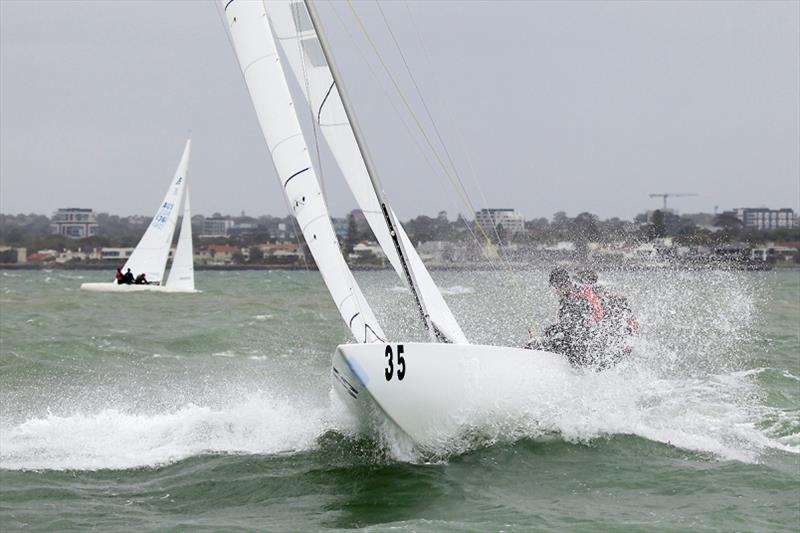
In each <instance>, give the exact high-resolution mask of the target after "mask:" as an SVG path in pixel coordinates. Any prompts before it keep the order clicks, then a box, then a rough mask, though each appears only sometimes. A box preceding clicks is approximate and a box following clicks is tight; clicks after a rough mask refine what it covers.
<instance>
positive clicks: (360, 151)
mask: <svg viewBox="0 0 800 533" xmlns="http://www.w3.org/2000/svg"><path fill="white" fill-rule="evenodd" d="M221 5H222V9H223V10H224V13H225V19H226V21H227V25H228V29H229V31H230V35H231V41H232V43H233V47H234V50H235V52H236V56H237V58H238V61H239V65H240V67H241V70H242V74H243V76H244V79H245V82H246V85H247V88H248V90H249V93H250V97H251V100H252V102H253V106H254V108H255V111H256V115H257V117H258V121H259V123H260V126H261V130H262V132H263V135H264V139H265V140H266V143H267V146H268V148H269V150H270V153H271V155H272V161H273V164H274V166H275V169H276V172H277V175H278V177H279V179H280V183H281V186H282V189H283V192H284V194H285V195H286V198H287V200H288V202H289V205H290V207H291V210H292V214H293V215H294V216H295V217H296V218H297V220H298V222H299V225H300V228H301V230H302V232H303V235H304V237H305V239H306V242H307V243H308V246H309V249H310V251H311V253H312V255H313V256H314V259H315V261H316V264H317V266H318V267H319V269H320V273H321V274H322V277H323V279H324V281H325V283H326V285H327V287H328V289H329V291H330V293H331V296H332V297H333V300H334V302H335V303H336V306H337V308H338V309H339V313H340V314H341V316H342V319H343V320H344V322H345V323H346V324H347V325H348V327H349V328H350V330H351V332H352V334H353V337H354V338H355V340H356V342H355V343H347V344H342V345H339V346H337V347H336V349H335V351H334V354H333V358H332V366H331V374H332V381H333V386H334V389H335V390H336V391H337V393H338V396H339V397H340V398H341V399H342V400H343V401H344V403H345V405H347V407H348V408H349V409H350V411H352V412H353V413H354V414H355V415H356V416H357V418H358V419H359V420H360V421H362V422H363V423H364V424H365V425H369V424H372V423H374V421H375V416H374V415H375V413H378V415H379V419H382V420H389V421H391V422H392V423H393V424H395V425H396V426H397V427H398V428H399V429H400V430H401V431H402V432H404V433H405V434H406V435H407V436H408V437H410V438H411V440H412V441H413V442H414V444H415V445H416V446H418V447H419V448H421V449H426V448H434V447H436V446H437V445H438V444H439V443H440V441H441V439H442V438H443V437H442V436H443V435H452V433H453V431H458V429H459V424H461V422H460V421H461V420H463V417H462V416H461V415H462V414H463V413H464V410H465V409H468V406H470V405H471V401H472V398H471V394H472V393H471V392H470V390H471V389H470V387H469V384H472V383H475V382H476V380H478V381H481V383H482V384H483V387H484V388H491V387H503V386H505V385H503V384H502V383H499V382H498V381H497V380H495V381H492V380H491V376H493V375H497V374H503V373H507V372H508V370H509V369H511V370H512V373H513V369H514V368H517V367H518V366H519V365H520V364H522V363H523V362H524V363H526V364H527V363H528V362H530V360H531V358H532V357H535V358H537V359H536V360H537V365H538V366H537V368H539V369H540V371H541V373H542V378H543V379H546V376H548V375H550V374H551V373H553V372H556V373H563V372H568V371H569V369H568V364H567V362H566V361H565V359H564V358H563V357H562V356H560V355H558V354H553V353H549V352H543V351H535V350H524V349H520V348H513V347H505V346H482V345H475V344H470V343H469V341H468V339H467V337H466V335H465V334H464V332H463V331H462V329H461V327H460V325H459V324H458V321H457V320H456V318H455V316H454V315H453V313H452V312H451V311H450V309H449V307H448V306H447V303H446V302H445V300H444V298H443V297H442V295H441V292H440V291H439V289H438V288H437V286H436V284H435V283H434V281H433V279H432V278H431V276H430V274H429V273H428V271H427V269H426V268H425V265H424V264H423V263H422V261H421V260H420V258H419V256H418V255H417V252H416V251H415V250H414V247H413V245H412V244H411V242H410V241H409V239H408V237H407V236H406V233H405V231H404V230H403V227H402V226H401V224H400V223H399V221H398V220H397V217H396V216H395V214H394V211H393V210H392V209H391V207H390V205H389V203H388V200H387V198H386V194H385V193H384V191H383V187H382V185H381V182H380V178H379V176H378V172H377V169H376V168H375V165H374V164H373V162H372V160H371V158H370V155H369V151H368V148H367V144H366V142H365V140H364V136H363V134H362V133H361V130H360V128H359V126H358V122H357V119H356V117H355V115H354V114H353V106H352V105H351V104H350V102H349V100H348V97H347V94H346V91H345V88H344V85H343V83H342V80H341V76H340V75H339V74H338V70H337V68H336V64H335V62H334V57H333V55H332V54H331V52H330V46H329V45H328V43H327V41H326V38H325V35H324V32H323V28H322V26H321V24H320V20H319V16H318V15H317V13H316V10H315V6H314V4H313V3H312V2H311V1H310V0H307V1H305V2H302V1H299V0H276V1H264V2H250V1H246V0H222V4H221ZM279 49H280V51H281V52H282V53H283V55H284V56H285V58H286V61H287V63H288V64H289V67H290V68H289V69H288V73H289V74H290V75H292V76H294V77H295V79H296V80H297V82H298V85H299V86H300V87H305V90H304V97H305V99H306V104H307V105H308V106H310V108H311V110H312V112H313V115H314V120H315V125H314V127H315V128H319V130H320V131H321V132H322V136H323V138H324V140H325V142H326V143H327V144H328V146H329V147H330V149H331V152H332V153H333V155H334V158H335V160H336V162H337V165H338V166H339V168H340V170H341V171H342V174H343V175H344V177H345V180H346V182H347V184H348V186H349V188H350V190H351V192H352V193H353V195H354V197H355V199H356V201H357V203H358V204H359V207H360V208H361V209H362V211H363V212H364V214H365V217H366V219H367V222H368V223H369V225H370V227H371V228H372V231H373V233H374V234H375V236H376V238H377V240H378V242H379V244H380V245H381V248H382V249H383V251H384V253H385V254H386V256H387V258H388V259H389V261H390V263H391V264H392V266H393V268H394V269H395V270H396V272H397V273H398V275H399V276H400V277H401V278H402V279H403V280H405V282H406V283H407V285H408V287H409V289H410V291H411V294H412V295H413V297H414V301H415V304H416V308H417V310H418V311H419V314H420V319H421V321H422V324H423V326H424V327H425V329H426V330H427V332H428V334H429V336H430V342H403V341H402V340H391V341H390V340H389V339H388V338H387V336H386V335H385V334H384V332H383V329H382V328H381V326H380V324H379V323H378V320H377V318H376V316H375V314H374V313H373V311H372V309H371V308H370V306H369V303H368V302H367V301H366V299H365V298H364V295H363V293H362V291H361V289H360V288H359V286H358V284H357V282H356V280H355V279H354V277H353V275H352V272H351V271H350V269H349V268H348V266H347V264H346V262H345V260H344V258H343V256H342V254H341V251H340V247H339V243H338V241H337V239H336V235H335V233H334V231H333V228H332V226H331V222H330V215H329V213H328V210H327V206H326V205H325V201H324V198H323V195H322V191H321V187H320V184H319V181H318V179H317V176H316V172H315V169H314V164H313V163H312V160H311V158H310V156H309V150H308V146H307V144H306V141H305V138H304V136H303V132H302V130H301V127H300V122H299V119H298V116H297V113H298V109H299V108H300V106H299V105H295V104H296V102H294V101H293V99H292V96H291V93H290V90H289V86H288V82H287V71H286V70H284V67H283V64H282V63H283V61H282V58H281V55H280V52H279ZM482 377H486V378H489V379H488V380H487V381H485V382H483V381H482Z"/></svg>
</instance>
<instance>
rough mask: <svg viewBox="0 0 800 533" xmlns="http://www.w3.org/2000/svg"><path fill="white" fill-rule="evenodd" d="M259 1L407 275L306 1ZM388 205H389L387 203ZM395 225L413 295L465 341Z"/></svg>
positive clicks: (350, 179) (451, 336)
mask: <svg viewBox="0 0 800 533" xmlns="http://www.w3.org/2000/svg"><path fill="white" fill-rule="evenodd" d="M264 7H265V9H266V12H267V15H268V16H269V19H270V23H271V26H272V28H273V30H274V32H275V37H276V39H277V41H278V43H280V45H281V48H282V50H283V53H284V55H285V56H286V59H287V61H288V63H289V65H290V66H291V68H292V72H293V74H294V75H295V78H296V79H297V82H298V84H299V86H300V87H301V88H302V89H303V93H304V95H305V97H306V99H307V100H308V103H309V105H310V106H311V109H312V111H313V113H314V117H313V119H314V121H315V122H316V123H317V124H318V125H319V128H320V131H322V134H323V137H324V138H325V141H326V142H327V143H328V146H329V147H330V149H331V152H332V153H333V155H334V158H335V159H336V163H337V164H338V166H339V168H340V170H341V172H342V174H343V175H344V178H345V180H346V181H347V184H348V186H349V187H350V190H351V191H352V193H353V196H354V197H355V198H356V202H357V203H358V205H359V207H360V208H361V210H362V212H363V213H364V216H365V218H366V219H367V222H368V223H369V225H370V228H372V232H373V233H374V234H375V238H376V239H377V240H378V242H379V243H380V245H381V248H382V249H383V251H384V253H385V254H386V256H387V258H388V259H389V262H390V263H391V265H392V267H394V269H395V271H396V272H397V274H398V276H400V278H401V279H406V274H405V272H404V269H403V265H402V262H401V259H400V256H399V255H398V252H397V250H396V249H395V245H394V243H393V241H392V235H391V233H390V231H389V228H388V226H387V224H386V220H385V216H384V213H383V212H382V210H381V204H380V202H379V199H378V196H377V193H376V190H375V187H374V186H373V183H372V180H370V176H369V172H368V170H367V166H366V164H365V162H364V156H363V155H362V153H361V150H360V149H359V146H358V143H357V142H356V138H355V135H354V132H353V127H352V125H351V124H350V120H349V119H348V116H347V112H346V111H345V107H344V104H343V102H342V99H341V97H340V95H339V90H338V88H337V87H336V84H335V82H334V78H333V75H332V73H331V70H330V67H329V65H328V61H327V60H326V57H325V54H324V52H323V49H322V44H321V43H320V40H319V38H318V35H317V33H316V31H315V29H314V25H313V24H312V22H311V19H310V17H309V13H308V11H307V9H306V5H305V4H304V2H303V1H302V0H275V1H269V2H264ZM384 203H385V202H384ZM387 208H388V209H389V210H390V211H391V208H390V207H388V206H387ZM388 216H390V217H392V218H393V219H394V220H395V221H397V217H396V216H395V215H394V212H390V214H389V215H388ZM394 226H395V229H396V233H397V237H398V238H399V240H400V241H401V243H402V249H403V250H404V252H405V259H406V263H407V266H408V268H409V269H410V270H411V271H412V273H413V277H414V281H415V282H416V285H417V286H416V289H417V295H418V297H419V299H420V300H422V302H421V305H423V306H424V309H425V311H427V313H428V315H429V318H430V320H431V321H432V322H433V325H434V327H435V329H436V330H438V331H437V336H439V337H442V336H443V337H445V338H446V339H447V340H448V341H450V342H456V343H466V342H468V341H467V338H466V336H465V335H464V332H463V331H462V330H461V327H460V326H459V324H458V322H457V321H456V319H455V317H454V316H453V313H452V312H451V311H450V308H449V307H448V306H447V303H446V302H445V300H444V298H443V297H442V294H441V293H440V292H439V289H438V287H437V286H436V284H435V283H434V281H433V279H432V278H431V275H430V273H429V272H428V270H427V269H426V268H425V265H424V264H423V262H422V260H421V259H420V258H419V255H418V254H417V252H416V250H415V249H414V246H413V245H412V244H411V241H410V240H409V239H408V236H407V235H406V232H405V230H404V229H403V227H402V226H401V225H400V224H399V222H397V223H395V224H394Z"/></svg>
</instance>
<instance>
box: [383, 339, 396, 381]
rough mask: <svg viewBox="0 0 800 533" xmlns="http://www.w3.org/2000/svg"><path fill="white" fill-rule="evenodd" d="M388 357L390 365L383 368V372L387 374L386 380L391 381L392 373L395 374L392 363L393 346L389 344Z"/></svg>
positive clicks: (387, 346) (387, 347)
mask: <svg viewBox="0 0 800 533" xmlns="http://www.w3.org/2000/svg"><path fill="white" fill-rule="evenodd" d="M386 358H387V359H389V360H388V361H387V364H388V365H389V366H387V367H386V368H385V369H384V370H383V374H384V375H385V376H386V381H391V380H392V374H394V365H393V364H392V347H391V346H389V345H388V344H387V345H386Z"/></svg>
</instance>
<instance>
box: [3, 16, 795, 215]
mask: <svg viewBox="0 0 800 533" xmlns="http://www.w3.org/2000/svg"><path fill="white" fill-rule="evenodd" d="M453 5H455V4H452V3H443V2H431V3H425V4H421V3H419V4H416V3H411V4H400V3H397V4H395V3H384V4H382V7H383V10H384V12H385V15H386V19H387V20H388V22H389V27H390V28H391V29H392V31H393V32H394V34H395V37H396V38H397V40H398V42H399V43H400V49H401V50H402V51H403V54H404V56H405V59H406V60H407V62H408V63H409V65H410V66H411V71H412V72H413V74H414V76H415V78H414V82H416V83H418V84H419V86H420V87H421V89H422V94H423V96H424V97H425V99H426V101H425V103H426V106H428V107H430V109H431V112H432V114H433V116H434V117H435V119H436V124H437V127H438V128H439V130H440V132H441V135H442V137H443V138H444V139H445V143H446V146H447V149H448V154H447V155H452V159H453V161H454V162H455V165H456V167H457V168H458V170H459V172H460V177H461V178H462V179H461V181H462V183H463V184H464V186H465V188H466V189H467V191H468V193H469V197H470V198H471V200H472V202H471V205H470V206H467V205H465V202H461V201H459V195H458V194H457V193H456V192H454V191H453V186H452V184H451V183H450V181H449V180H448V179H447V178H446V177H444V176H443V175H442V173H441V171H439V170H438V169H437V164H436V162H435V160H434V158H433V156H432V155H431V154H430V153H429V152H426V151H422V152H420V151H418V150H417V146H418V145H421V144H424V143H423V142H422V141H421V139H420V137H419V135H409V134H408V133H407V132H406V128H410V127H411V121H410V119H409V117H407V116H403V115H402V114H398V112H397V110H398V109H401V105H400V104H399V103H398V101H397V99H396V98H393V97H391V94H389V96H387V91H388V82H387V81H386V80H385V79H382V78H381V77H380V75H379V70H378V69H379V67H378V66H376V62H375V59H374V57H371V56H369V55H368V50H367V48H366V47H365V45H364V43H363V39H362V40H361V41H359V39H358V35H353V34H354V33H355V30H354V27H351V26H350V25H351V24H354V21H353V19H352V16H350V15H348V12H347V11H346V10H345V9H344V8H342V7H341V6H338V7H337V5H332V4H322V5H320V8H321V12H322V13H321V15H322V17H323V19H324V22H325V23H326V24H328V26H329V28H328V29H329V30H330V34H331V35H330V37H331V40H332V42H333V44H334V46H335V47H336V50H335V52H336V55H337V58H338V59H339V60H340V63H341V65H340V66H341V67H342V69H343V71H344V72H345V74H346V79H345V83H346V84H347V88H348V90H349V91H350V92H351V96H352V99H353V100H354V102H355V104H356V108H357V109H356V111H357V113H358V116H359V118H360V119H361V121H362V126H363V128H364V130H365V132H366V134H367V138H368V141H369V144H370V148H371V150H372V152H373V156H374V157H375V159H376V162H377V164H378V167H379V170H380V171H381V173H382V179H383V183H384V185H385V187H386V189H387V193H388V196H389V199H390V200H391V201H392V203H393V205H394V207H395V210H396V211H397V213H398V215H399V216H400V217H401V219H408V218H411V217H413V216H416V215H417V214H419V213H423V214H425V215H428V216H435V215H436V213H437V212H438V211H439V210H446V211H448V213H450V214H451V217H454V216H455V213H457V212H462V213H467V212H470V211H471V210H477V209H481V208H484V207H492V206H498V207H505V206H508V207H514V208H515V209H517V210H518V211H520V212H521V213H522V214H523V216H524V217H525V218H526V219H528V220H530V219H534V218H542V217H544V218H548V219H549V218H551V217H552V215H553V214H554V213H555V212H558V211H565V212H567V213H568V214H569V215H570V216H574V215H576V214H578V213H580V212H591V213H595V214H597V215H598V216H600V217H601V218H611V217H613V216H618V217H619V218H623V219H632V218H633V216H635V215H636V214H637V213H641V212H644V211H646V210H648V209H650V210H652V209H656V208H659V207H661V200H660V199H658V198H650V197H649V194H652V193H665V192H666V193H675V192H685V193H695V194H697V196H694V197H686V198H676V199H670V204H669V207H672V208H675V209H676V210H678V211H679V212H683V213H697V212H706V213H713V212H714V207H715V206H719V211H720V212H722V211H723V210H729V209H734V208H736V207H759V206H762V205H763V206H768V207H771V208H783V207H788V208H792V209H794V210H795V211H797V210H799V209H800V179H799V177H800V148H798V146H800V103H798V98H797V94H798V93H800V82H798V79H800V66H798V65H799V64H800V51H798V47H797V45H796V44H797V42H798V40H799V39H800V29H799V28H798V26H799V25H798V19H800V5H798V4H796V3H778V2H768V3H758V2H741V3H736V4H732V3H703V4H698V3H691V2H688V3H685V2H678V3H670V4H619V3H591V2H589V3H585V2H584V3H569V4H567V3H500V4H494V3H481V2H473V3H463V4H457V5H458V9H453V8H452V6H453ZM356 8H357V10H358V12H359V15H360V16H361V17H363V18H364V20H365V22H366V25H367V27H368V28H369V30H370V31H371V32H372V34H373V37H375V38H376V40H377V43H378V46H379V49H380V50H381V52H382V53H383V54H384V55H385V59H386V60H387V62H388V64H389V65H390V68H392V69H393V72H394V74H395V75H397V76H398V78H399V79H400V82H401V85H402V86H403V89H404V93H405V94H406V95H408V96H409V97H410V98H411V100H412V104H413V108H414V109H415V111H416V112H417V113H418V114H419V116H420V117H421V118H422V120H423V122H424V123H425V125H426V126H427V127H426V130H427V131H428V133H429V134H430V133H431V131H432V128H431V125H430V123H429V122H428V121H427V119H426V116H425V113H424V112H423V107H422V106H421V105H420V102H419V100H418V98H417V97H416V93H415V91H414V89H413V84H412V83H411V81H410V79H409V78H408V76H407V74H406V73H405V67H404V66H403V61H402V59H403V58H401V57H400V56H399V55H398V51H397V49H396V48H394V45H393V43H392V40H391V37H390V33H389V32H388V31H387V26H386V25H385V24H384V22H383V20H382V16H381V15H382V14H381V12H380V11H379V10H377V9H376V6H375V5H373V4H360V3H359V4H356ZM217 9H218V8H217V7H216V6H215V4H214V3H211V2H176V3H169V2H168V3H159V2H131V3H125V2H123V3H114V2H91V3H85V2H38V3H35V4H29V3H13V2H2V3H0V10H2V12H1V13H0V15H2V16H0V25H1V26H0V40H1V41H2V42H0V44H1V45H2V46H0V54H1V56H0V63H1V64H2V65H1V66H0V69H2V72H0V117H2V118H0V212H3V213H30V212H41V213H42V214H46V215H48V216H49V215H50V214H51V213H53V212H54V211H55V210H56V209H58V208H59V207H65V206H70V205H74V206H76V207H78V206H85V207H92V206H96V205H99V204H100V202H103V204H104V207H103V208H102V209H97V211H98V212H109V213H118V214H120V215H122V216H129V215H143V216H147V214H148V213H150V212H151V211H152V209H153V206H154V203H155V202H157V201H158V200H159V199H160V195H161V194H162V193H163V191H162V184H163V180H164V179H165V177H168V176H169V175H171V173H172V172H173V171H174V169H175V165H176V164H177V160H178V156H179V149H180V146H181V145H182V143H183V142H184V140H185V138H186V137H187V136H188V135H189V130H190V129H191V136H192V138H193V139H194V141H195V143H194V144H195V153H194V155H193V161H192V163H191V167H190V170H189V176H190V180H191V181H192V198H193V205H194V207H195V210H196V211H197V212H206V213H208V212H214V211H218V212H221V213H228V214H235V213H239V212H240V211H241V210H244V211H246V212H251V213H280V215H279V216H285V214H286V213H287V210H286V209H285V207H284V203H283V199H282V195H281V192H280V188H279V186H278V184H277V181H276V179H275V177H274V172H273V169H272V165H271V163H270V161H269V156H268V153H267V150H266V147H265V145H264V142H263V139H262V138H261V134H260V132H259V131H258V126H257V124H256V120H255V114H254V112H253V110H252V106H251V104H250V102H249V100H248V97H247V93H246V90H245V88H244V85H243V83H242V80H241V77H240V74H239V73H238V72H237V71H238V67H237V65H236V62H235V59H234V56H233V52H232V50H231V49H230V45H229V43H228V42H227V37H226V35H225V32H224V28H223V24H222V23H221V21H220V20H219V17H218V12H217ZM472 35H481V39H472V38H467V36H472ZM363 56H367V57H368V58H369V59H368V60H367V61H365V60H363V59H362V57H363ZM294 89H295V91H296V92H297V90H298V87H294ZM399 117H403V118H402V119H401V118H399ZM412 131H413V129H412ZM321 150H322V171H321V172H319V174H320V175H321V176H322V178H323V180H324V189H325V192H326V194H327V198H328V201H329V206H330V210H331V213H332V214H333V215H334V216H337V214H341V213H346V212H348V211H349V210H350V209H352V208H354V207H356V206H355V203H354V201H353V200H352V199H351V198H350V195H349V192H348V191H347V190H346V188H345V185H344V183H343V180H341V178H340V177H339V176H338V175H337V171H336V170H335V169H334V165H333V163H332V159H331V158H330V157H329V154H327V152H326V149H325V147H324V146H323V147H322V148H321ZM515 204H516V205H515ZM468 207H469V208H471V209H469V208H468Z"/></svg>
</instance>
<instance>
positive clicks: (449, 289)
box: [388, 285, 475, 296]
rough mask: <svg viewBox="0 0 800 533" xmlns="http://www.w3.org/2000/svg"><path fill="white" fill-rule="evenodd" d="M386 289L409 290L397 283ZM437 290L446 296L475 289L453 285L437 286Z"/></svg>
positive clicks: (472, 291) (402, 291)
mask: <svg viewBox="0 0 800 533" xmlns="http://www.w3.org/2000/svg"><path fill="white" fill-rule="evenodd" d="M388 290H390V291H391V292H401V293H405V292H410V291H409V290H408V287H401V286H399V285H398V286H395V287H390V288H389V289H388ZM439 292H441V293H442V294H446V295H448V296H454V295H461V294H472V293H474V292H475V289H474V288H473V287H464V286H462V285H453V286H452V287H439Z"/></svg>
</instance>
